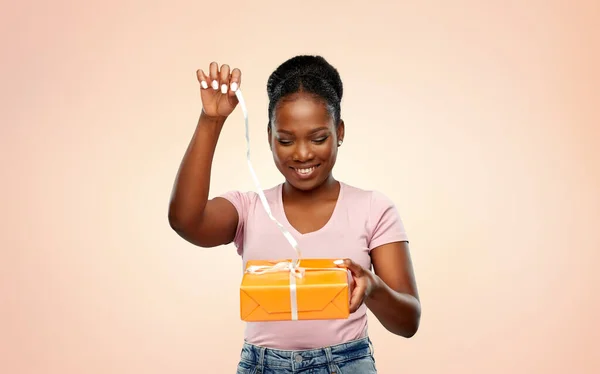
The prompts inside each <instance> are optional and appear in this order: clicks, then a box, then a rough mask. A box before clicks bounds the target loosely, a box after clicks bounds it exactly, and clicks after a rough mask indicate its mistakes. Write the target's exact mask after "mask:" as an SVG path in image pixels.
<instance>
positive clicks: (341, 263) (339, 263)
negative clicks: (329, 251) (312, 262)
mask: <svg viewBox="0 0 600 374" xmlns="http://www.w3.org/2000/svg"><path fill="white" fill-rule="evenodd" d="M333 263H334V264H336V265H343V264H344V260H335V261H333Z"/></svg>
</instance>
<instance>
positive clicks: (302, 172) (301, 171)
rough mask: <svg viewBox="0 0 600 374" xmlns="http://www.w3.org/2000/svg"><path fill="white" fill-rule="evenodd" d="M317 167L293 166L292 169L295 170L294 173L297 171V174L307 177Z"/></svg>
mask: <svg viewBox="0 0 600 374" xmlns="http://www.w3.org/2000/svg"><path fill="white" fill-rule="evenodd" d="M317 167H318V165H317V166H313V167H310V168H303V169H300V168H294V170H296V173H298V175H300V176H301V177H308V176H310V175H311V174H312V173H313V172H314V171H315V169H316V168H317Z"/></svg>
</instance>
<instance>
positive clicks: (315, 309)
mask: <svg viewBox="0 0 600 374" xmlns="http://www.w3.org/2000/svg"><path fill="white" fill-rule="evenodd" d="M333 261H334V260H329V259H302V260H301V261H300V264H299V269H297V270H296V272H295V273H292V271H291V270H289V268H286V267H285V266H286V265H289V263H291V261H290V260H287V261H283V262H275V261H257V260H249V261H248V262H247V263H246V269H245V270H246V271H245V272H244V276H243V278H242V284H241V286H240V315H241V319H242V320H243V321H247V322H258V321H290V320H310V319H312V320H315V319H346V318H348V316H349V315H350V312H349V297H350V289H349V283H348V271H347V270H346V269H345V268H340V267H338V266H336V265H335V264H334V262H333ZM275 265H278V266H279V268H278V269H274V268H273V266H275ZM252 269H262V270H265V271H261V270H259V271H258V272H253V271H252ZM299 274H300V275H301V276H297V275H299Z"/></svg>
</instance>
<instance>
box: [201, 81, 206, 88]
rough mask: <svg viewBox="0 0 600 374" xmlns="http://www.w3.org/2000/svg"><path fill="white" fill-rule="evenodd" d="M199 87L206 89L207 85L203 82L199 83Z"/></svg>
mask: <svg viewBox="0 0 600 374" xmlns="http://www.w3.org/2000/svg"><path fill="white" fill-rule="evenodd" d="M200 85H201V86H202V88H204V89H207V88H208V84H207V83H206V82H205V81H202V82H200Z"/></svg>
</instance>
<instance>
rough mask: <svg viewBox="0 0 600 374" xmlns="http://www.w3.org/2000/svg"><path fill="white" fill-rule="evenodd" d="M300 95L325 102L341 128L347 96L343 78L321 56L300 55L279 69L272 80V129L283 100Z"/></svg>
mask: <svg viewBox="0 0 600 374" xmlns="http://www.w3.org/2000/svg"><path fill="white" fill-rule="evenodd" d="M298 92H303V93H308V94H311V95H313V96H315V98H318V99H320V100H322V101H323V102H324V103H325V105H326V107H327V110H328V111H329V114H330V115H331V117H332V118H333V121H334V124H335V126H337V125H338V124H339V122H340V119H341V105H340V104H341V101H342V94H343V85H342V79H341V78H340V74H339V73H338V71H337V70H336V69H335V68H334V67H333V66H332V65H331V64H329V63H328V62H327V61H326V60H325V59H324V58H323V57H321V56H307V55H300V56H296V57H292V58H291V59H289V60H287V61H285V62H284V63H282V64H281V65H279V67H278V68H277V69H276V70H275V71H274V72H273V73H271V75H270V76H269V80H268V81H267V94H268V95H269V127H270V126H271V120H272V118H273V114H274V111H275V108H276V107H277V104H279V102H280V101H281V99H283V98H285V97H286V96H288V95H290V94H294V93H298Z"/></svg>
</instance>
